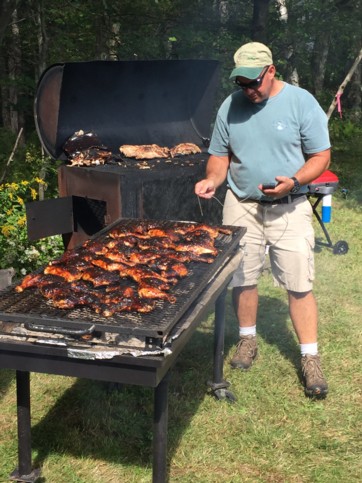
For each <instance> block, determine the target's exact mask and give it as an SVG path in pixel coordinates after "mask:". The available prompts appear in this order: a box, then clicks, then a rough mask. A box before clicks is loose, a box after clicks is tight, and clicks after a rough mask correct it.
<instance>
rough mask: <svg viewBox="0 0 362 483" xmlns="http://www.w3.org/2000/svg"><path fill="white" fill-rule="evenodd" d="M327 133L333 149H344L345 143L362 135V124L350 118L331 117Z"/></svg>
mask: <svg viewBox="0 0 362 483" xmlns="http://www.w3.org/2000/svg"><path fill="white" fill-rule="evenodd" d="M329 133H330V137H331V141H332V145H333V146H334V149H344V147H343V146H346V144H347V143H349V142H351V141H353V142H355V140H356V139H359V138H360V137H361V135H362V125H361V123H357V122H355V121H353V120H352V119H349V118H348V117H347V118H342V119H341V118H336V117H334V118H331V120H330V121H329Z"/></svg>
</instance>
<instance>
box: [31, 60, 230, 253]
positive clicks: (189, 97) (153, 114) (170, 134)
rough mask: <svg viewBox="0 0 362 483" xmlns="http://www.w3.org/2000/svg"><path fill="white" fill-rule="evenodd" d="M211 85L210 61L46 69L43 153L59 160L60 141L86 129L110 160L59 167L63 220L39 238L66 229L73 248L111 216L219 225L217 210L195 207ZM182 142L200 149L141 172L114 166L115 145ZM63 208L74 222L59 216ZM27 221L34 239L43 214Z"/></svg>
mask: <svg viewBox="0 0 362 483" xmlns="http://www.w3.org/2000/svg"><path fill="white" fill-rule="evenodd" d="M217 83H218V63H217V62H216V61H211V60H210V61H208V60H207V61H199V60H180V61H137V62H132V61H130V62H83V63H69V64H61V65H54V66H52V67H50V68H49V69H48V70H47V71H45V73H44V74H43V76H42V78H41V79H40V82H39V87H38V91H37V96H36V103H35V118H36V125H37V129H38V133H39V137H40V139H41V141H42V144H43V146H44V148H45V149H46V151H47V152H48V153H49V154H50V155H51V157H52V158H54V159H60V160H65V159H66V156H65V153H64V151H63V146H64V144H65V142H66V141H67V139H68V138H69V137H70V136H72V135H73V133H74V132H77V131H79V130H80V129H82V130H83V131H85V132H93V133H95V134H96V135H97V136H98V137H99V139H100V140H101V142H102V143H103V144H104V145H105V146H107V147H108V148H109V149H110V150H112V152H113V153H114V155H115V158H114V163H112V164H111V163H108V164H106V165H105V166H99V167H95V166H92V167H89V168H88V167H79V168H77V167H71V168H70V167H69V166H66V165H63V166H61V167H60V169H59V175H58V179H59V192H60V196H61V197H62V198H61V199H60V200H57V203H58V207H59V208H58V215H59V216H60V213H63V216H60V218H59V216H57V219H58V223H60V222H61V220H62V225H61V226H62V229H61V230H60V229H59V226H56V225H55V226H54V222H52V223H51V222H50V220H48V223H47V224H46V232H45V233H44V235H49V234H52V233H59V232H60V231H61V232H62V233H65V231H64V229H65V227H66V226H67V225H69V228H68V229H69V232H68V235H67V236H66V243H67V246H75V245H77V244H78V243H79V242H81V241H83V240H84V239H86V238H88V237H89V236H90V235H92V234H93V233H95V232H96V231H99V229H101V228H103V227H104V226H105V225H107V224H109V223H111V222H113V221H115V220H116V219H118V218H120V217H124V218H148V219H158V220H165V219H167V220H170V219H173V220H194V221H209V222H215V223H220V219H221V216H220V214H221V208H220V205H219V204H218V203H217V202H216V201H215V200H213V201H212V202H211V203H207V202H206V203H205V202H203V203H202V201H200V202H199V200H198V199H197V197H196V196H195V195H194V184H195V181H197V180H198V179H201V178H202V176H203V173H204V171H205V164H206V161H207V158H208V155H207V146H208V142H209V136H210V124H211V120H212V117H213V107H214V95H215V91H216V87H217ZM181 142H192V143H194V144H196V145H198V146H199V147H200V148H201V149H202V151H203V153H202V154H198V155H194V156H183V157H180V158H174V159H173V160H172V161H171V162H169V161H170V160H163V159H160V160H154V161H152V162H149V163H148V166H149V169H140V168H139V167H138V165H139V163H138V162H136V161H135V160H126V161H120V152H119V147H120V146H121V145H122V144H132V145H139V144H158V145H160V146H167V147H172V146H174V145H176V144H178V143H181ZM69 197H71V204H72V207H71V209H70V210H69V209H68V206H69V205H67V204H66V203H67V202H68V203H69ZM61 201H62V202H63V203H64V205H63V206H64V209H63V206H62V205H61ZM199 203H202V207H201V209H200V204H199ZM43 205H44V204H43ZM52 209H55V208H54V207H52ZM43 210H45V211H47V212H49V210H48V209H47V208H43ZM69 211H71V213H72V217H73V218H72V219H70V218H68V219H65V216H66V215H65V213H69ZM43 214H44V212H43ZM33 218H34V219H35V220H34V225H33V227H32V228H31V229H32V230H33V229H34V232H35V236H37V235H39V232H38V230H40V234H43V233H41V228H40V227H39V225H40V224H42V225H44V223H42V220H43V219H44V218H43V216H39V217H37V216H36V215H34V214H32V216H31V219H33ZM37 218H38V220H39V223H37V222H36V219H37ZM53 219H54V218H53Z"/></svg>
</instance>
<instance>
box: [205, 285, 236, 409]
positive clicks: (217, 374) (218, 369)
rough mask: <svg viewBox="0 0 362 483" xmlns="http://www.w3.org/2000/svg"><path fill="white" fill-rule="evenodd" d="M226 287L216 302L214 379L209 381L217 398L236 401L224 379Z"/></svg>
mask: <svg viewBox="0 0 362 483" xmlns="http://www.w3.org/2000/svg"><path fill="white" fill-rule="evenodd" d="M226 293H227V289H225V290H224V291H223V292H222V293H221V294H220V295H219V297H218V298H217V300H216V302H215V328H214V379H213V381H211V382H209V383H208V385H209V386H210V387H211V390H212V393H213V394H214V396H215V397H216V398H217V399H228V400H229V401H230V402H234V401H236V398H235V396H234V395H233V394H232V393H231V392H230V391H227V388H228V387H229V386H230V384H229V383H228V382H227V381H225V380H224V379H223V368H224V345H225V298H226Z"/></svg>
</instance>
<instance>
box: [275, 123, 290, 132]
mask: <svg viewBox="0 0 362 483" xmlns="http://www.w3.org/2000/svg"><path fill="white" fill-rule="evenodd" d="M273 127H274V128H275V129H276V130H277V131H284V129H286V128H287V125H286V124H285V122H284V121H274V122H273Z"/></svg>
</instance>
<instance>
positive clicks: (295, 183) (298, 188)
mask: <svg viewBox="0 0 362 483" xmlns="http://www.w3.org/2000/svg"><path fill="white" fill-rule="evenodd" d="M290 179H292V180H293V182H294V186H293V188H292V189H291V190H290V193H292V194H294V193H298V191H299V190H300V183H299V181H298V180H297V178H295V177H294V176H292V177H291V178H290Z"/></svg>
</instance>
